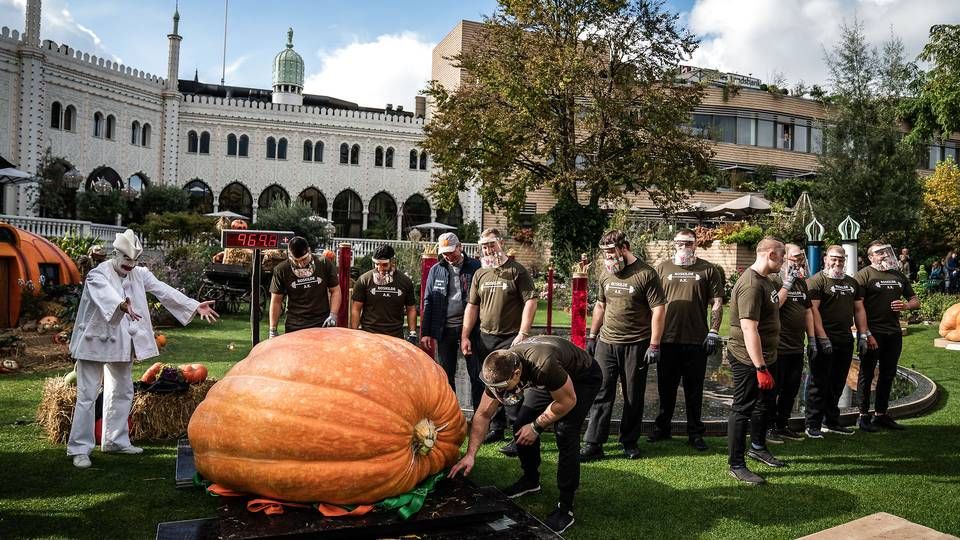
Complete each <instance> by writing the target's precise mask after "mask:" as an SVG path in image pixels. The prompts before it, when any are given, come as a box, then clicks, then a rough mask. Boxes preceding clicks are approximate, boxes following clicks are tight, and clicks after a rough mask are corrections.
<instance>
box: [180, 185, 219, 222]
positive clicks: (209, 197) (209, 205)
mask: <svg viewBox="0 0 960 540" xmlns="http://www.w3.org/2000/svg"><path fill="white" fill-rule="evenodd" d="M183 190H184V191H186V192H187V195H189V196H190V209H191V210H193V211H194V212H197V213H200V214H209V213H211V212H213V190H211V189H210V186H208V185H207V183H206V182H204V181H203V180H200V179H199V178H194V179H193V180H191V181H189V182H187V185H185V186H183Z"/></svg>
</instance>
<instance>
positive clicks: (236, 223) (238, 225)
mask: <svg viewBox="0 0 960 540" xmlns="http://www.w3.org/2000/svg"><path fill="white" fill-rule="evenodd" d="M230 228H231V229H247V228H249V227H248V226H247V222H246V221H244V220H242V219H235V220H233V221H231V222H230Z"/></svg>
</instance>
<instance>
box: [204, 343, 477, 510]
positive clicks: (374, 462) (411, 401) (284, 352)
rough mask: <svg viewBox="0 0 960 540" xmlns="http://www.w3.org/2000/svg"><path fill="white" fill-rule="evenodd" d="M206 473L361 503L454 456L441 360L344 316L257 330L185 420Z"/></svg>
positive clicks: (460, 428) (460, 434) (456, 429)
mask: <svg viewBox="0 0 960 540" xmlns="http://www.w3.org/2000/svg"><path fill="white" fill-rule="evenodd" d="M188 435H189V437H190V444H191V446H192V447H193V452H194V461H195V463H196V467H197V471H198V472H199V473H200V474H201V475H202V476H203V477H204V478H206V479H207V480H210V481H212V482H215V483H216V484H218V485H220V486H223V487H226V488H229V489H232V490H236V491H241V492H246V493H252V494H257V495H261V496H265V497H270V498H274V499H279V500H285V501H295V502H327V503H334V504H367V503H373V502H376V501H380V500H383V499H385V498H388V497H393V496H396V495H399V494H402V493H405V492H407V491H409V490H411V489H412V488H414V487H415V486H416V485H417V484H419V483H420V482H421V481H422V480H424V479H425V478H427V477H428V476H430V475H434V474H436V473H438V472H440V471H442V470H444V469H446V468H448V467H450V466H452V465H453V464H454V463H456V461H457V459H458V457H459V452H460V444H461V443H462V442H463V440H464V438H465V437H466V421H465V419H464V417H463V414H462V413H461V411H460V405H459V403H458V401H457V398H456V395H455V394H454V393H453V391H452V390H451V388H450V385H449V384H448V383H447V376H446V373H445V372H444V371H443V369H442V368H441V367H440V366H439V365H438V364H437V363H436V362H434V361H433V360H432V359H431V358H430V357H429V356H427V355H426V354H425V353H424V352H423V351H421V350H420V349H419V348H417V347H416V346H414V345H411V344H409V343H407V342H405V341H403V340H400V339H396V338H392V337H388V336H382V335H377V334H372V333H368V332H362V331H358V330H348V329H344V328H325V329H309V330H301V331H298V332H293V333H290V334H284V335H282V336H279V337H277V338H273V339H270V340H268V341H265V342H262V343H260V344H259V345H257V346H256V347H254V348H253V350H252V351H250V354H249V356H247V357H246V358H245V359H244V360H242V361H241V362H239V363H238V364H236V365H235V366H234V367H233V368H232V369H231V370H230V371H229V372H228V373H227V375H226V376H225V377H224V378H223V379H221V380H220V381H218V382H217V383H216V384H215V385H214V386H213V388H211V390H210V392H209V393H208V394H207V397H206V399H205V400H204V401H203V402H202V403H201V404H200V406H199V407H197V410H196V411H195V412H194V414H193V417H192V418H191V419H190V425H189V429H188Z"/></svg>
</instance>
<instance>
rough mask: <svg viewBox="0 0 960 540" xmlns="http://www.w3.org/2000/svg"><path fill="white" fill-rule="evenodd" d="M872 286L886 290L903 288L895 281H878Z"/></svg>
mask: <svg viewBox="0 0 960 540" xmlns="http://www.w3.org/2000/svg"><path fill="white" fill-rule="evenodd" d="M873 286H874V287H876V288H878V289H887V290H893V289H902V288H903V284H902V283H900V281H899V280H896V279H878V280H876V281H874V282H873Z"/></svg>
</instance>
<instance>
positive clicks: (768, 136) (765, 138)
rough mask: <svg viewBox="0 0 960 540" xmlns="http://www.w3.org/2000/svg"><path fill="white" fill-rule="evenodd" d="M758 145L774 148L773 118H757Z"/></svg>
mask: <svg viewBox="0 0 960 540" xmlns="http://www.w3.org/2000/svg"><path fill="white" fill-rule="evenodd" d="M757 146H763V147H766V148H773V121H772V120H757Z"/></svg>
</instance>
